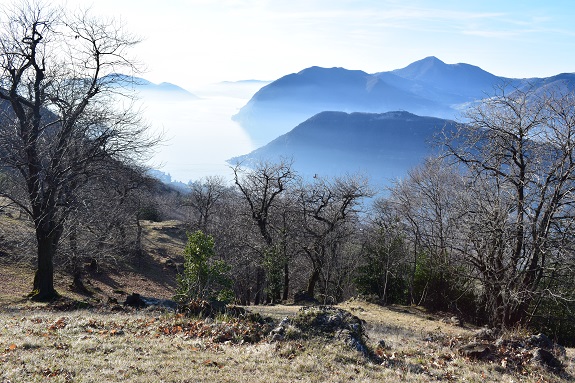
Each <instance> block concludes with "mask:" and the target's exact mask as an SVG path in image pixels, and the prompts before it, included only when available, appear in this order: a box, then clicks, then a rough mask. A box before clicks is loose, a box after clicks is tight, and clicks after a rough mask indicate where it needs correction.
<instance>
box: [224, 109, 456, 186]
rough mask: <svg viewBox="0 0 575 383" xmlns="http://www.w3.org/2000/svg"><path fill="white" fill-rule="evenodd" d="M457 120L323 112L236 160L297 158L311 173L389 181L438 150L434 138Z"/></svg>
mask: <svg viewBox="0 0 575 383" xmlns="http://www.w3.org/2000/svg"><path fill="white" fill-rule="evenodd" d="M455 125H456V124H455V122H453V121H451V120H446V119H441V118H436V117H421V116H417V115H415V114H412V113H408V112H403V111H399V112H387V113H379V114H376V113H359V112H354V113H345V112H321V113H319V114H316V115H315V116H313V117H311V118H309V119H308V120H306V121H304V122H303V123H301V124H299V125H298V126H296V127H295V128H294V129H293V130H291V131H290V132H288V133H286V134H284V135H282V136H280V137H278V138H276V139H275V140H273V141H272V142H270V143H269V144H267V145H265V146H263V147H261V148H259V149H256V150H254V151H253V152H251V153H249V154H246V155H243V156H239V157H235V158H232V159H231V160H229V162H230V163H232V164H235V163H242V164H245V165H247V166H250V164H253V163H256V162H257V161H260V160H263V161H266V160H269V161H279V160H281V159H287V160H291V159H293V161H294V168H295V169H296V170H297V171H298V172H299V173H300V174H302V175H303V176H305V177H312V176H314V175H316V174H317V175H320V176H337V175H343V174H346V173H356V172H360V173H362V174H364V175H367V176H368V177H369V178H370V181H371V182H372V183H373V184H375V185H385V184H389V182H390V180H393V179H396V178H398V177H404V176H405V175H406V174H407V171H408V170H409V169H411V168H412V167H414V166H416V165H418V164H420V163H421V162H422V161H423V160H424V159H425V158H426V157H427V156H429V155H431V154H433V153H435V152H437V150H438V149H437V148H434V147H433V146H432V143H431V141H433V139H434V136H435V135H436V134H438V133H440V132H441V131H442V129H447V130H452V129H455Z"/></svg>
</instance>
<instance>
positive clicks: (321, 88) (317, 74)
mask: <svg viewBox="0 0 575 383" xmlns="http://www.w3.org/2000/svg"><path fill="white" fill-rule="evenodd" d="M574 78H575V74H561V75H557V76H553V77H549V78H531V79H514V78H506V77H499V76H496V75H493V74H491V73H489V72H487V71H485V70H483V69H481V68H479V67H477V66H474V65H470V64H463V63H460V64H445V63H444V62H443V61H441V60H439V59H438V58H436V57H427V58H424V59H422V60H419V61H416V62H414V63H412V64H410V65H408V66H406V67H405V68H402V69H396V70H392V71H388V72H378V73H375V74H368V73H366V72H363V71H358V70H347V69H344V68H319V67H311V68H307V69H304V70H302V71H301V72H299V73H295V74H289V75H287V76H284V77H282V78H280V79H278V80H276V81H274V82H272V83H270V84H268V85H267V86H264V87H263V88H261V89H260V90H259V91H258V92H257V93H256V94H255V95H254V96H253V97H252V98H251V100H250V101H249V102H248V103H247V104H246V105H245V106H244V107H243V108H242V109H241V110H240V111H239V112H238V113H237V114H236V115H235V116H234V119H235V120H236V121H238V122H239V123H240V124H241V125H242V127H244V128H245V129H246V130H247V132H248V133H249V134H250V136H251V137H252V139H253V140H254V142H255V143H256V144H260V145H261V144H264V143H267V142H269V140H271V139H273V138H275V137H277V136H278V135H280V134H283V133H285V132H287V131H289V129H291V128H292V127H293V126H296V125H297V124H298V123H300V122H302V121H305V120H306V119H307V118H309V117H311V116H313V115H315V114H317V113H319V112H322V111H342V112H371V113H382V112H388V111H393V110H404V111H408V112H411V113H414V114H417V115H425V116H433V117H439V118H446V119H457V118H459V116H460V115H461V112H462V111H464V110H465V109H466V108H467V107H468V105H469V103H471V102H473V101H476V100H480V99H482V98H485V97H489V96H491V95H493V94H494V93H495V91H496V88H498V87H501V86H506V87H507V88H508V89H514V88H518V89H526V88H527V87H535V88H537V89H546V88H549V87H551V86H558V85H559V86H560V87H563V88H567V89H571V90H574V89H575V83H574Z"/></svg>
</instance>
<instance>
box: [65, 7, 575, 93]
mask: <svg viewBox="0 0 575 383" xmlns="http://www.w3.org/2000/svg"><path fill="white" fill-rule="evenodd" d="M77 4H92V8H93V10H94V13H96V14H106V15H114V16H117V17H121V18H122V19H123V20H125V22H126V26H127V28H128V30H130V31H132V32H134V33H136V34H138V35H140V36H142V37H143V38H144V42H143V43H141V44H140V45H139V46H138V48H137V55H138V57H139V58H140V59H141V61H143V62H144V63H145V64H146V66H147V68H148V73H147V74H146V76H145V77H146V78H148V79H149V80H151V81H154V82H161V81H167V82H172V83H176V84H179V85H181V86H184V87H186V88H188V89H193V88H194V87H196V86H197V85H199V84H202V83H212V82H217V81H222V80H242V79H262V80H274V79H277V78H279V77H281V76H283V75H285V74H289V73H293V72H298V71H300V70H302V69H304V68H306V67H309V66H313V65H318V66H324V67H334V66H339V67H344V68H348V69H361V70H365V71H367V72H370V73H371V72H378V71H385V70H391V69H397V68H401V67H404V66H406V65H408V64H409V63H411V62H413V61H416V60H419V59H421V58H424V57H426V56H432V55H433V56H436V57H438V58H440V59H441V60H443V61H444V62H446V63H448V64H452V63H458V62H465V63H469V64H474V65H478V66H480V67H482V68H483V69H485V70H487V71H489V72H491V73H493V74H496V75H499V76H509V77H534V76H540V77H544V76H549V75H553V74H557V73H561V72H575V23H574V22H573V20H574V19H575V2H573V1H572V0H552V1H550V0H548V1H540V0H537V1H535V0H496V1H492V0H413V1H410V0H398V1H395V0H162V1H158V0H98V1H92V0H68V5H69V6H76V5H77Z"/></svg>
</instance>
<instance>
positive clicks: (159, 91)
mask: <svg viewBox="0 0 575 383" xmlns="http://www.w3.org/2000/svg"><path fill="white" fill-rule="evenodd" d="M102 80H103V81H104V82H107V81H108V80H111V81H112V82H113V83H114V85H115V86H118V87H122V88H124V89H126V90H128V91H134V92H136V93H137V94H138V96H141V97H144V98H146V97H156V98H163V99H164V100H165V99H169V100H177V99H179V100H194V99H199V97H198V96H196V95H195V94H193V93H191V92H189V91H187V90H185V89H184V88H182V87H179V86H178V85H175V84H172V83H169V82H162V83H160V84H155V83H153V82H151V81H148V80H146V79H144V78H141V77H134V76H128V75H124V74H120V73H114V74H111V75H108V76H106V77H104V78H103V79H102Z"/></svg>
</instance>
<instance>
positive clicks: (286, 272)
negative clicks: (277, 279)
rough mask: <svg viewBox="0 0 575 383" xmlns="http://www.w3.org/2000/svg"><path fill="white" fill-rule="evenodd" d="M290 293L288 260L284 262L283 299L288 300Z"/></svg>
mask: <svg viewBox="0 0 575 383" xmlns="http://www.w3.org/2000/svg"><path fill="white" fill-rule="evenodd" d="M288 295H289V264H288V262H287V261H286V262H285V263H284V286H283V294H282V300H283V301H287V300H288Z"/></svg>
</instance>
